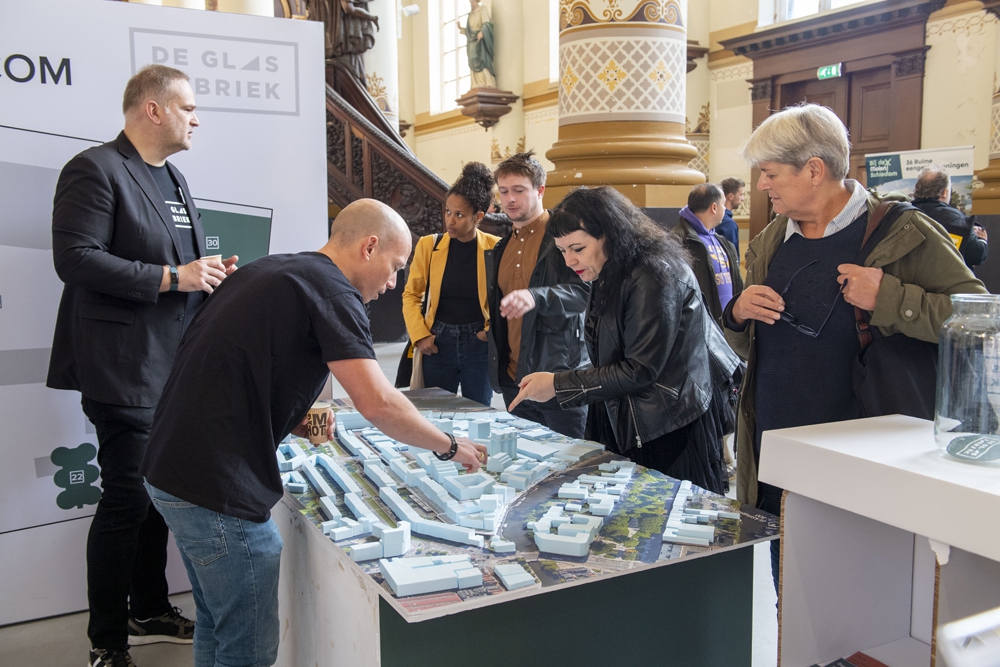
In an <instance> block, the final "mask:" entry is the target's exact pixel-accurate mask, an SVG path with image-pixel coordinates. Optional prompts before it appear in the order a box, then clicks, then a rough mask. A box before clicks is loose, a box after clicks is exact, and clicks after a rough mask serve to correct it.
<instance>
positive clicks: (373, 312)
mask: <svg viewBox="0 0 1000 667" xmlns="http://www.w3.org/2000/svg"><path fill="white" fill-rule="evenodd" d="M326 82H327V85H326V170H327V181H326V182H327V196H328V197H329V201H330V203H331V204H335V205H336V206H338V207H340V208H344V207H345V206H347V205H348V204H350V203H351V202H352V201H355V200H357V199H363V198H371V199H377V200H379V201H381V202H384V203H386V204H388V205H389V206H391V207H392V208H393V209H395V210H396V212H397V213H399V215H400V216H402V218H403V220H405V221H406V224H407V225H409V227H410V232H411V233H412V234H413V241H414V243H416V240H417V239H418V238H419V237H421V236H424V235H426V234H437V233H439V232H442V231H444V201H445V197H446V195H447V192H448V184H447V183H445V182H444V181H443V180H441V179H440V178H438V177H437V176H436V175H435V174H434V172H432V171H431V170H430V169H428V168H427V167H425V166H424V165H422V164H421V163H420V161H419V160H418V159H417V157H416V156H415V155H414V154H413V152H412V151H411V150H410V149H409V147H408V146H407V145H406V143H405V142H404V141H403V139H402V137H400V136H399V134H398V133H397V132H396V130H395V128H393V127H392V126H391V125H390V124H389V122H388V121H387V120H386V118H385V116H384V115H382V112H381V110H380V109H379V108H378V106H376V104H375V102H374V101H373V100H372V98H371V96H369V95H368V91H367V90H365V89H364V88H363V87H362V86H361V84H360V83H358V81H357V80H356V79H355V78H354V77H353V76H351V74H350V73H349V72H348V71H347V70H346V69H345V68H343V67H342V66H341V65H338V64H327V69H326ZM483 222H484V224H482V225H480V226H481V227H482V228H483V229H484V230H485V231H488V232H490V233H493V234H502V233H503V232H504V231H505V228H506V227H508V226H509V222H508V221H507V219H506V218H505V217H503V216H489V218H488V219H486V220H484V221H483ZM396 282H397V285H396V289H394V290H392V291H390V292H387V293H386V294H384V295H382V296H381V297H380V298H379V299H378V300H377V301H373V302H371V304H370V308H369V315H370V317H371V324H372V336H373V337H374V339H375V341H376V342H394V341H398V340H403V339H404V338H405V336H406V330H405V327H404V325H403V315H402V298H401V295H402V291H403V285H404V284H405V283H406V272H405V271H401V272H400V275H399V276H398V277H397V281H396Z"/></svg>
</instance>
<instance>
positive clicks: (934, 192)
mask: <svg viewBox="0 0 1000 667" xmlns="http://www.w3.org/2000/svg"><path fill="white" fill-rule="evenodd" d="M913 205H914V206H916V207H917V208H919V209H920V210H921V211H923V212H924V213H926V214H927V215H928V216H929V217H930V218H931V219H933V220H935V221H937V222H938V223H939V224H940V225H941V226H942V227H944V228H945V231H947V232H948V235H949V236H950V237H951V240H952V241H954V242H955V247H956V248H958V251H959V252H960V253H962V259H964V260H965V265H966V266H968V267H969V268H970V269H971V268H973V267H976V266H979V265H980V264H982V263H984V262H985V261H986V257H987V255H988V254H989V244H988V236H987V234H986V230H985V229H983V228H982V227H980V226H979V225H977V224H976V223H975V217H970V216H967V215H965V214H964V213H962V212H961V211H960V210H958V209H957V208H955V207H954V206H952V205H951V177H950V176H948V172H946V171H945V170H943V169H941V168H940V167H934V166H931V167H924V168H923V169H921V170H920V174H919V175H918V176H917V184H916V187H914V190H913Z"/></svg>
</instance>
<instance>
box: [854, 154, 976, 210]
mask: <svg viewBox="0 0 1000 667" xmlns="http://www.w3.org/2000/svg"><path fill="white" fill-rule="evenodd" d="M972 159H973V147H972V146H957V147H955V148H930V149H921V150H916V151H897V152H895V153H873V154H871V155H866V156H865V167H866V169H867V170H868V187H869V188H874V189H875V190H877V191H878V192H879V193H880V194H885V193H887V192H892V191H898V192H905V193H906V194H907V195H908V196H910V197H912V196H913V188H914V186H915V185H916V184H917V175H918V174H919V173H920V170H921V169H923V168H924V167H929V166H931V165H934V166H937V167H941V168H942V169H944V170H945V171H946V172H948V175H949V176H951V205H952V206H954V207H955V208H957V209H959V210H961V211H962V212H963V213H966V214H971V213H972V176H973V173H972Z"/></svg>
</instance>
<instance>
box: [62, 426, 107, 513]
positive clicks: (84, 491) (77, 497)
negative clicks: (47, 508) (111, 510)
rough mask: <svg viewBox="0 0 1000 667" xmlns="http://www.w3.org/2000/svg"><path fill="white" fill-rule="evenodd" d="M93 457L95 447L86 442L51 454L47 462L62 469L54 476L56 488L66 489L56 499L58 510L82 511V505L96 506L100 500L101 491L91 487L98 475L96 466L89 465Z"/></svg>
mask: <svg viewBox="0 0 1000 667" xmlns="http://www.w3.org/2000/svg"><path fill="white" fill-rule="evenodd" d="M95 456H97V447H94V446H93V445H91V444H90V443H87V442H85V443H83V444H82V445H80V446H79V447H74V448H73V449H69V448H68V447H58V448H56V450H55V451H53V452H52V455H51V456H50V457H49V460H51V461H52V463H54V464H55V465H57V466H60V467H61V468H62V470H59V471H57V472H56V474H55V482H56V486H60V487H62V488H64V489H66V490H65V491H63V492H62V493H60V494H59V497H58V498H56V505H59V507H60V509H64V510H68V509H72V508H74V507H76V508H81V509H82V508H83V506H84V505H96V504H97V502H98V501H99V500H100V499H101V490H100V489H99V488H97V487H96V486H91V483H92V482H96V481H97V477H98V473H99V471H98V469H97V466H94V465H90V461H91V460H93V458H94V457H95Z"/></svg>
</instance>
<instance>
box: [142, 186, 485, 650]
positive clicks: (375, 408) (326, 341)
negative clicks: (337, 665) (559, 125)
mask: <svg viewBox="0 0 1000 667" xmlns="http://www.w3.org/2000/svg"><path fill="white" fill-rule="evenodd" d="M411 244H412V241H411V237H410V230H409V228H408V227H407V226H406V223H405V222H403V219H402V218H400V217H399V214H397V213H396V212H395V211H393V210H392V209H391V208H389V207H388V206H386V205H385V204H382V203H381V202H377V201H375V200H373V199H361V200H358V201H356V202H353V203H352V204H350V205H349V206H347V207H346V208H345V209H344V210H343V211H341V212H340V214H339V215H338V216H337V218H336V219H335V220H334V222H333V227H332V230H331V234H330V239H329V241H328V242H327V243H326V245H324V246H323V247H322V248H320V249H319V250H318V251H316V252H303V253H298V254H294V255H269V256H267V257H262V258H261V259H258V260H256V261H254V262H252V263H250V264H247V265H246V266H245V267H244V268H243V269H241V270H240V271H239V272H238V273H236V274H235V275H234V276H233V277H232V278H229V279H227V280H226V282H225V283H224V284H223V285H222V287H221V288H220V289H219V290H218V291H217V292H216V293H215V295H213V297H212V299H211V301H209V303H208V304H206V306H205V308H204V309H203V310H202V311H201V312H200V313H199V314H198V317H197V319H196V320H195V321H194V323H193V324H192V325H191V329H190V330H189V331H188V333H187V335H186V336H185V337H184V341H183V342H182V343H181V346H180V350H179V352H178V353H177V361H176V362H175V363H174V367H173V370H172V371H171V373H170V378H169V379H168V380H167V384H166V387H165V388H164V390H163V400H161V401H160V405H159V407H158V408H157V410H156V418H155V420H154V427H153V432H152V434H151V436H150V439H149V448H148V451H147V452H146V457H145V459H144V460H143V462H142V468H141V470H140V472H141V473H142V475H143V476H144V477H145V478H146V483H147V487H148V490H149V494H150V496H152V498H153V504H154V505H155V506H156V507H157V508H158V509H159V510H160V512H161V513H162V514H163V518H164V519H165V520H166V522H167V525H169V526H170V528H171V530H173V532H174V535H175V537H176V538H177V546H178V547H179V548H180V551H181V556H182V558H183V560H184V566H185V567H186V568H187V572H188V577H189V578H190V580H191V587H192V591H193V594H194V599H195V604H196V606H197V611H198V615H197V621H198V622H197V625H196V626H195V630H194V665H195V667H220V666H222V665H225V666H226V667H263V666H265V665H272V664H274V661H275V660H276V659H277V655H278V639H279V627H278V626H279V623H278V572H279V566H280V560H281V548H282V540H281V534H280V533H279V532H278V527H277V526H276V525H275V523H274V520H273V519H271V516H270V513H271V508H272V507H273V506H274V504H275V503H277V502H278V500H279V499H280V498H281V496H282V493H283V488H282V484H281V474H280V472H279V471H278V462H277V458H276V457H275V451H276V450H277V448H278V443H280V442H281V440H283V439H284V438H285V436H287V435H288V434H289V433H295V434H296V435H300V436H304V435H305V431H304V430H303V427H304V421H303V420H304V417H305V416H306V414H307V412H308V410H309V408H310V407H311V406H312V405H313V402H314V401H315V400H316V398H317V397H318V396H319V393H320V391H322V389H323V386H324V385H325V384H326V381H327V379H328V378H329V376H330V373H333V375H334V377H336V378H337V381H338V382H340V384H341V386H343V388H344V389H345V390H346V391H347V394H348V395H349V396H350V397H351V400H352V401H353V403H354V407H355V408H357V410H358V412H360V413H361V414H362V415H363V416H364V417H365V418H366V419H367V420H368V421H370V422H371V423H372V424H373V425H374V426H375V427H376V428H378V429H380V430H381V431H382V432H383V433H385V434H386V435H388V436H389V437H390V438H394V439H396V440H399V441H401V442H405V443H406V444H408V445H412V446H415V447H422V448H424V449H429V450H431V451H433V452H434V453H435V454H436V455H437V457H438V459H440V460H442V461H451V460H453V461H455V462H456V463H460V464H462V465H464V466H465V468H466V469H467V470H469V471H473V470H476V469H478V468H479V466H480V465H481V464H485V463H486V448H485V447H483V446H482V445H477V444H474V443H473V442H472V441H470V440H467V439H465V438H455V437H454V436H452V435H450V434H446V433H443V432H442V431H440V430H439V429H438V428H437V427H435V426H434V425H433V424H431V423H430V422H429V421H427V420H426V419H425V418H423V417H422V416H421V415H420V413H419V412H417V409H416V408H415V407H413V404H412V403H410V402H409V401H408V400H407V399H406V397H404V396H403V395H402V394H401V393H400V392H399V391H398V390H396V389H394V388H393V386H392V384H391V383H390V382H389V380H388V379H387V378H386V377H385V375H384V374H383V373H382V370H381V368H380V367H379V365H378V361H377V360H376V358H375V350H374V348H373V347H372V339H371V332H370V329H369V324H368V316H367V314H366V313H365V304H366V303H368V302H369V301H372V300H373V299H377V298H378V297H379V295H381V294H384V293H385V292H386V291H387V290H391V289H392V288H393V287H395V285H396V275H397V272H398V271H399V270H401V269H402V268H403V267H404V266H406V260H407V259H408V258H409V256H410V247H411ZM327 423H328V424H330V423H332V415H330V417H328V419H327Z"/></svg>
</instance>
